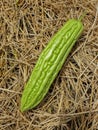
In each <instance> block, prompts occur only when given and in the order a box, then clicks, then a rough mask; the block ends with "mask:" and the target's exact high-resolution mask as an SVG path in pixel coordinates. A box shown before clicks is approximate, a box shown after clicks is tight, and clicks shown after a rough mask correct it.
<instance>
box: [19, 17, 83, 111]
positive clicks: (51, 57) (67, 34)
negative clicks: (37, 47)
mask: <svg viewBox="0 0 98 130" xmlns="http://www.w3.org/2000/svg"><path fill="white" fill-rule="evenodd" d="M82 30H83V25H82V23H81V22H80V21H78V20H74V19H72V20H69V21H68V22H67V23H66V24H65V25H64V26H63V27H62V28H61V30H60V31H59V32H58V33H57V34H56V35H55V36H54V37H53V38H52V39H51V41H50V42H49V44H48V45H47V47H46V48H45V49H44V50H43V52H42V53H41V55H40V57H39V59H38V61H37V63H36V65H35V67H34V70H33V72H32V74H31V76H30V79H29V81H28V82H27V85H26V86H25V89H24V91H23V95H22V99H21V111H25V110H29V109H31V108H34V107H35V106H36V105H38V104H39V103H40V101H41V100H42V99H43V98H44V96H45V95H46V93H47V91H48V90H49V87H50V86H51V84H52V82H53V80H54V79H55V78H56V76H57V74H58V72H59V71H60V69H61V67H62V65H63V63H64V61H65V59H66V58H67V56H68V54H69V53H70V51H71V49H72V47H73V45H74V43H75V42H76V40H77V39H78V37H79V36H80V34H81V32H82Z"/></svg>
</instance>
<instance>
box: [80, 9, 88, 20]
mask: <svg viewBox="0 0 98 130" xmlns="http://www.w3.org/2000/svg"><path fill="white" fill-rule="evenodd" d="M86 14H87V11H86V10H85V11H84V12H83V13H82V15H81V16H80V17H79V21H81V20H82V19H83V18H84V17H85V16H86Z"/></svg>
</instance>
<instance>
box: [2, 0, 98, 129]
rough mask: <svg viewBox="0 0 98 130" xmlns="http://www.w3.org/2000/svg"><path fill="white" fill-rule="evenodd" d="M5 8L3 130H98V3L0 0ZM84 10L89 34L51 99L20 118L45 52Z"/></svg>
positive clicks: (69, 60) (76, 49)
mask: <svg viewBox="0 0 98 130" xmlns="http://www.w3.org/2000/svg"><path fill="white" fill-rule="evenodd" d="M0 7H1V8H0V17H1V18H0V44H1V45H0V66H1V71H0V76H1V78H0V82H1V83H0V130H98V17H97V15H98V14H97V13H98V10H97V9H96V1H94V0H90V1H89V0H58V1H57V0H27V1H25V0H19V2H18V3H17V5H16V1H15V0H1V1H0ZM84 10H86V11H87V15H86V16H85V18H84V19H83V24H84V32H83V34H82V36H81V37H80V39H79V40H78V41H77V43H76V45H75V46H74V48H73V50H72V52H71V53H70V55H69V57H68V58H67V61H66V62H65V64H64V66H63V67H62V69H61V71H60V73H59V74H58V76H57V78H56V79H55V81H54V83H53V84H52V86H51V88H50V90H49V92H48V94H47V96H46V97H45V98H44V100H43V101H42V102H41V104H40V105H39V106H37V107H36V108H35V109H32V110H30V111H27V112H24V113H21V112H20V99H21V94H22V91H23V88H24V85H25V84H26V82H27V80H28V78H29V76H30V74H31V71H32V69H33V68H34V65H35V64H36V61H37V59H38V57H39V55H40V53H41V52H42V50H43V49H44V47H45V46H46V45H47V43H48V41H49V40H50V39H51V37H52V36H53V35H54V34H55V33H56V32H57V31H58V29H59V28H61V26H62V25H63V24H64V23H65V22H66V21H67V20H68V19H70V18H78V17H79V16H80V15H81V14H82V13H83V11H84Z"/></svg>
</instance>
